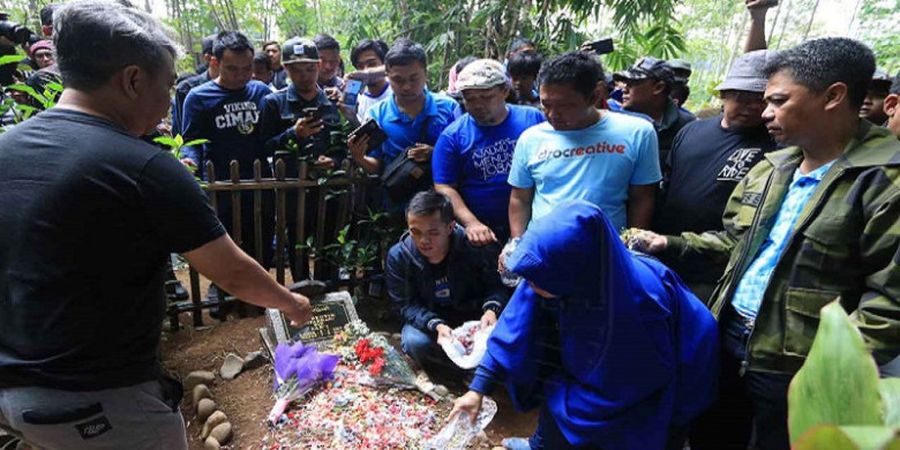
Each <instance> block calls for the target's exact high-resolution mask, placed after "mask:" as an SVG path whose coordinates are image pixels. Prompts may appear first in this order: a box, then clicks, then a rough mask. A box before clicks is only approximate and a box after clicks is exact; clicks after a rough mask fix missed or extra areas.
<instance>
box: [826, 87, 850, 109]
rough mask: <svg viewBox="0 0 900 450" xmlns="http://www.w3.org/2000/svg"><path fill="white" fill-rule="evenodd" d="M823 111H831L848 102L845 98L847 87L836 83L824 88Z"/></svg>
mask: <svg viewBox="0 0 900 450" xmlns="http://www.w3.org/2000/svg"><path fill="white" fill-rule="evenodd" d="M824 95H825V110H826V111H833V110H834V109H835V108H838V107H839V106H840V105H841V103H844V102H846V101H848V100H849V99H848V98H847V95H848V92H847V85H846V84H845V83H842V82H837V83H834V84H832V85H831V86H828V87H827V88H825V92H824Z"/></svg>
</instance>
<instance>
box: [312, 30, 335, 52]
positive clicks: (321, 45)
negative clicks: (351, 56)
mask: <svg viewBox="0 0 900 450" xmlns="http://www.w3.org/2000/svg"><path fill="white" fill-rule="evenodd" d="M313 42H314V43H315V44H316V48H317V49H319V51H322V50H337V51H341V44H340V43H339V42H338V41H337V39H335V38H333V37H331V35H330V34H325V33H319V34H317V35H316V36H315V37H314V38H313Z"/></svg>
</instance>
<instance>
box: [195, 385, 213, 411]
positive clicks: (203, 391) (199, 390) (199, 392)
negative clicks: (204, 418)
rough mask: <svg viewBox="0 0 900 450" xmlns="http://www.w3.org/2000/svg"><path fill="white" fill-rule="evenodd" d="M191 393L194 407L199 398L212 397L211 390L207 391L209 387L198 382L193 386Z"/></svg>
mask: <svg viewBox="0 0 900 450" xmlns="http://www.w3.org/2000/svg"><path fill="white" fill-rule="evenodd" d="M192 394H193V398H194V408H196V407H197V404H199V403H200V400H202V399H204V398H209V399H211V398H212V392H210V391H209V388H208V387H207V386H206V385H205V384H198V385H196V386H194V390H193V392H192Z"/></svg>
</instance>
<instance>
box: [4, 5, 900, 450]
mask: <svg viewBox="0 0 900 450" xmlns="http://www.w3.org/2000/svg"><path fill="white" fill-rule="evenodd" d="M746 3H747V5H748V8H749V9H750V17H751V28H750V33H749V37H748V41H747V45H746V48H745V50H746V52H745V53H744V54H743V55H740V56H739V57H737V58H735V60H734V62H733V64H732V66H731V68H730V69H729V71H728V73H727V75H726V77H725V79H724V80H722V82H721V83H720V84H719V85H718V86H717V87H716V90H717V91H718V93H719V98H720V100H721V108H719V109H716V110H712V111H698V112H697V114H696V115H695V114H694V113H692V112H691V111H688V110H687V109H686V107H687V105H689V102H688V99H689V96H690V90H689V89H688V83H689V78H690V75H691V70H692V67H691V64H690V63H689V62H687V61H683V60H668V61H667V60H662V59H659V58H654V57H651V56H647V57H643V58H640V59H639V60H638V61H636V62H635V63H634V64H633V65H632V66H631V67H629V68H628V69H626V70H623V71H620V72H616V73H608V72H607V71H605V70H604V67H603V65H602V64H601V61H600V58H599V56H598V50H597V46H593V45H590V44H588V45H585V46H583V47H582V48H580V49H577V50H574V51H571V52H566V53H563V54H559V55H541V54H540V52H539V51H538V46H537V45H536V44H535V43H534V42H532V41H530V40H528V39H525V38H517V39H515V40H514V41H513V42H511V43H510V44H509V47H508V51H507V53H506V54H505V55H503V60H502V61H501V60H497V59H490V58H483V57H478V56H472V57H467V58H463V59H461V60H460V61H458V62H457V63H456V64H454V66H453V67H452V68H451V70H450V72H449V74H448V80H447V81H448V82H447V89H446V90H444V91H442V92H438V91H436V90H433V89H432V88H431V87H429V80H428V67H429V63H428V54H427V52H426V50H425V48H424V47H423V46H422V45H421V44H419V43H416V42H414V41H411V40H409V39H405V38H400V39H398V40H396V41H395V42H393V43H391V44H388V43H387V42H385V41H383V40H381V39H378V37H376V36H372V37H371V38H368V39H363V40H361V41H359V42H357V43H355V45H354V47H353V48H352V49H351V50H350V52H349V63H350V67H345V66H344V60H343V58H342V56H341V45H340V43H339V42H338V41H337V40H336V39H334V38H333V37H331V36H329V35H328V34H324V33H323V34H318V35H316V36H313V37H311V38H310V37H303V36H294V37H290V38H288V39H286V40H284V41H283V42H280V41H269V42H264V43H262V44H261V45H259V46H255V45H254V43H253V42H251V40H250V39H248V37H247V36H245V35H243V34H242V33H240V32H237V31H222V32H219V33H217V34H214V35H210V36H207V37H205V38H203V39H202V48H201V52H200V59H201V61H202V62H203V66H202V67H201V68H200V69H199V70H198V71H197V73H193V74H185V75H182V76H178V75H177V74H176V73H175V70H174V67H175V64H174V63H175V61H176V60H177V58H178V56H179V50H178V46H177V45H176V44H175V43H174V42H173V41H172V40H171V38H170V37H168V35H167V34H166V32H165V29H164V28H163V27H162V26H161V25H160V24H159V23H158V22H157V21H156V20H155V19H153V18H151V17H150V16H148V15H146V14H144V13H143V12H141V11H139V10H137V9H134V8H130V7H128V6H127V5H121V4H118V3H111V2H103V1H97V0H87V1H79V2H74V3H68V4H64V5H51V6H48V7H47V8H45V10H44V11H42V12H41V21H42V24H43V25H45V26H44V27H43V29H42V33H43V35H44V36H43V38H42V39H32V40H31V42H29V43H28V45H27V48H28V55H29V58H30V63H31V64H33V68H34V69H35V71H34V73H32V74H28V78H27V79H28V80H29V84H32V83H33V84H34V85H35V86H46V84H47V83H49V82H52V81H54V80H55V81H57V82H60V83H62V85H63V86H64V87H65V89H64V91H63V92H62V95H61V96H60V98H59V101H58V103H57V105H56V106H55V107H53V108H50V109H48V110H46V111H42V112H40V113H39V114H37V115H36V116H35V117H33V118H31V119H29V120H27V121H24V122H22V123H21V124H18V125H16V126H14V127H11V128H10V129H9V131H7V132H6V133H4V134H2V135H0V180H4V181H3V182H2V183H3V185H4V188H3V189H2V190H0V205H4V207H0V224H2V227H3V228H2V229H3V233H0V266H2V268H3V270H2V271H0V286H2V289H0V328H2V329H3V330H4V332H3V333H2V334H0V428H2V429H4V430H6V431H7V432H10V433H12V434H13V435H15V436H18V437H20V438H22V439H23V440H24V441H25V442H28V443H30V444H32V445H36V446H38V447H41V448H94V447H96V446H107V447H109V446H118V447H122V448H125V447H127V448H156V447H159V445H160V443H162V446H163V447H164V448H186V445H187V444H186V438H185V432H184V424H183V421H182V418H181V415H180V413H179V412H178V402H179V401H180V398H181V392H180V385H179V383H178V382H177V381H176V380H173V379H172V378H170V377H169V376H168V375H166V374H164V373H163V372H162V370H161V369H160V367H159V363H158V361H157V357H156V344H157V342H158V340H159V336H160V332H161V325H160V324H161V322H162V320H163V312H164V306H165V295H164V293H165V290H164V286H165V287H166V288H167V290H168V291H169V292H168V294H169V296H178V295H186V293H185V292H184V290H183V288H181V287H180V286H179V285H178V283H177V282H172V280H171V278H172V276H171V275H170V272H171V269H170V268H167V263H168V262H170V254H171V253H180V254H182V255H183V256H184V257H185V258H186V259H187V260H188V261H189V262H190V263H191V265H192V266H193V267H194V268H196V269H197V270H198V271H199V272H200V273H202V274H203V275H205V276H206V277H207V278H208V279H210V280H211V281H212V283H213V286H211V288H210V292H211V294H210V295H211V296H218V295H219V291H224V292H228V293H230V294H232V295H235V296H237V297H238V298H240V299H241V300H243V301H246V302H248V303H251V304H254V305H259V306H262V307H270V308H278V309H280V310H282V311H284V312H285V314H286V315H287V317H289V318H290V319H291V320H293V321H295V322H296V323H297V324H298V325H299V324H302V323H304V322H306V321H307V320H308V319H309V315H310V308H309V301H308V300H307V299H306V298H304V297H302V296H300V295H297V294H292V293H290V292H288V291H287V290H286V289H285V288H284V287H282V286H280V285H278V284H277V283H275V282H274V280H273V279H272V278H271V277H270V276H269V275H268V273H267V270H266V269H267V268H268V267H269V266H270V265H271V264H272V259H273V254H274V253H275V252H279V251H284V250H285V249H276V248H274V247H273V246H272V245H271V243H272V241H273V235H274V233H275V231H276V230H275V221H274V208H273V199H272V197H271V196H270V195H268V193H267V194H265V195H263V205H262V209H263V210H265V211H271V212H272V213H271V214H263V217H264V222H265V223H264V224H263V226H262V228H263V230H264V231H263V233H262V236H261V237H260V236H258V235H256V233H254V232H253V230H254V228H255V223H254V216H253V214H252V208H243V209H242V213H241V219H242V222H243V223H242V225H241V227H240V229H241V236H234V232H235V230H234V229H233V228H232V226H233V225H234V221H233V220H232V208H233V205H232V204H231V202H230V198H226V197H219V199H218V201H217V202H216V208H215V209H213V208H212V207H211V206H210V201H209V199H208V198H207V196H206V194H205V193H204V192H203V191H202V190H201V189H200V187H199V185H198V183H197V182H196V180H195V178H194V177H198V178H199V179H201V180H204V181H210V182H212V181H221V180H227V179H229V178H230V174H229V171H228V170H226V168H227V167H229V164H230V163H231V162H232V161H238V163H239V167H240V177H241V178H242V179H252V178H253V177H254V172H253V168H254V162H255V161H259V162H261V167H262V175H263V176H264V177H269V176H271V175H272V168H273V163H274V161H275V160H278V159H281V160H283V161H284V163H285V166H286V169H287V172H288V173H287V176H289V177H297V176H299V174H300V170H301V169H300V168H301V164H300V162H301V161H302V162H306V163H308V164H309V167H310V168H311V170H316V171H324V172H327V171H329V170H333V169H336V168H339V167H347V166H349V167H351V168H353V170H358V171H360V172H361V173H365V174H368V175H370V176H372V177H375V176H377V177H379V179H380V180H381V183H380V187H379V188H378V189H377V190H376V192H375V194H374V196H373V202H374V203H373V204H377V205H379V206H380V208H381V209H383V210H384V211H386V212H387V213H388V214H389V215H390V216H391V217H392V219H393V220H395V221H396V222H397V223H400V224H402V226H403V228H404V229H405V230H406V232H405V233H404V234H403V236H402V237H401V238H400V239H399V241H398V242H397V243H396V244H395V245H394V246H393V247H392V248H391V249H390V251H389V252H388V254H387V258H386V260H385V261H384V262H383V269H384V273H385V279H386V285H387V293H388V297H389V298H390V300H391V302H392V304H393V305H394V306H395V309H396V311H397V320H398V321H399V322H400V325H401V327H402V333H401V345H402V348H403V350H404V351H405V352H406V353H407V354H409V355H410V357H411V358H412V359H413V360H414V361H415V363H416V364H417V365H418V366H420V367H421V368H423V369H425V370H426V371H428V372H429V373H430V374H432V375H437V376H442V377H449V378H451V379H455V380H458V382H460V383H465V384H466V385H467V387H468V392H467V393H465V394H464V395H462V396H461V397H459V398H458V399H457V400H456V403H455V406H454V410H453V412H452V413H451V414H452V415H456V414H461V413H466V414H468V415H469V416H470V417H472V418H474V417H475V416H477V413H478V411H479V409H480V407H481V402H482V398H483V396H485V395H489V394H491V393H492V392H493V391H494V390H495V389H496V387H497V386H499V385H505V386H506V387H507V388H508V392H509V395H510V397H511V399H512V402H513V404H514V405H515V407H516V408H517V409H519V410H522V411H525V410H530V409H535V408H537V409H539V410H540V418H539V422H538V427H537V429H536V430H535V432H534V434H533V435H532V436H531V437H530V438H509V439H506V440H504V443H503V445H504V446H505V447H506V448H509V449H513V450H518V449H568V448H571V449H672V450H680V449H682V448H683V447H684V446H685V444H686V443H688V442H689V445H690V448H691V449H700V450H702V449H731V448H734V449H746V448H756V449H760V450H770V449H771V450H775V449H788V448H789V447H790V444H789V438H788V431H787V414H788V411H787V389H788V385H789V383H790V381H791V379H792V377H793V375H794V374H795V373H796V372H797V371H798V370H799V369H800V367H801V366H802V365H803V363H804V361H805V357H806V355H807V354H808V353H809V351H810V347H811V344H812V341H813V339H814V338H815V334H816V329H817V326H818V315H819V310H820V309H821V308H822V307H823V306H825V305H826V304H828V303H830V302H833V301H836V300H837V301H840V304H841V305H842V306H843V307H844V308H845V309H846V311H847V312H848V313H849V314H850V315H851V318H852V320H853V321H854V323H855V324H856V325H857V327H858V329H859V331H860V332H861V334H862V336H863V337H864V339H865V342H866V344H867V345H868V347H869V349H870V350H871V352H872V355H873V357H874V359H875V361H876V362H877V364H878V366H879V370H880V372H881V374H882V376H885V377H892V376H900V267H898V265H897V262H896V261H900V220H898V219H900V74H897V75H896V76H894V77H891V76H890V75H888V74H887V73H885V72H884V71H881V70H878V69H877V68H876V62H875V61H876V59H875V55H874V54H873V52H872V51H871V50H870V49H869V48H868V47H867V46H866V45H865V44H863V43H861V42H858V41H855V40H852V39H848V38H838V37H829V38H819V39H813V40H809V41H806V42H803V43H801V44H799V45H797V46H796V47H793V48H789V49H785V50H781V51H770V50H767V49H766V48H765V47H766V42H765V30H764V23H765V14H766V11H767V9H768V8H769V7H770V5H769V2H764V1H760V0H748V1H747V2H746ZM23 45H24V44H23ZM432 81H433V80H432ZM41 83H43V84H41ZM19 100H20V101H28V99H19ZM698 116H699V117H703V118H701V119H698V118H697V117H698ZM347 130H354V131H352V132H350V133H349V134H348V133H346V131H347ZM160 133H170V134H171V135H181V136H182V137H183V139H184V141H185V142H190V141H193V143H192V145H190V146H187V147H185V148H184V149H183V152H182V156H183V159H182V160H181V161H177V160H175V159H174V158H171V157H170V156H169V155H168V153H167V152H163V151H161V150H160V149H159V148H158V147H155V146H153V145H152V144H151V143H149V142H152V140H151V138H152V137H153V136H157V135H159V134H160ZM35 155H39V157H38V158H39V159H40V161H41V163H40V164H35ZM209 163H211V165H212V167H214V168H216V170H215V171H214V173H213V172H210V171H208V170H207V167H208V164H209ZM185 168H187V169H188V170H185ZM244 195H248V196H250V197H248V198H247V199H246V204H250V203H251V202H252V194H250V193H245V194H244ZM293 195H296V194H293ZM319 201H328V200H326V199H324V198H320V199H316V198H312V199H310V200H309V201H308V202H307V203H306V207H307V208H308V211H309V212H310V214H308V215H307V217H315V214H317V212H318V211H322V210H325V211H330V209H329V208H321V207H320V206H321V205H318V202H319ZM287 204H288V205H289V206H288V211H287V221H286V222H285V226H286V227H287V229H289V230H294V229H295V228H296V227H298V225H299V226H304V227H307V228H308V230H310V231H311V228H309V227H310V226H311V224H312V223H313V222H312V220H308V223H305V224H297V223H296V217H297V214H296V213H297V211H296V208H297V201H296V197H292V199H289V201H288V202H287ZM332 209H333V208H332ZM332 214H333V213H332ZM292 220H293V221H292ZM326 223H327V224H328V226H329V227H333V224H334V223H336V221H335V220H334V218H333V217H330V218H327V219H326ZM336 232H337V230H333V229H331V230H328V233H336ZM623 233H624V234H625V235H627V236H628V238H627V239H626V240H627V241H628V242H627V244H628V246H627V247H626V245H625V243H623V239H622V238H621V235H622V234H623ZM309 234H311V233H309V232H308V233H307V235H309ZM288 235H289V236H291V237H292V238H295V236H293V235H294V233H288ZM232 238H238V239H234V240H233V239H232ZM259 239H262V242H257V240H259ZM235 240H237V241H238V242H240V243H241V245H240V246H238V245H236V244H235ZM296 244H297V242H295V241H294V240H293V239H291V240H290V242H288V243H287V245H288V246H289V247H288V248H293V247H294V245H296ZM254 248H263V254H262V255H257V254H256V253H255V252H254V251H253V249H254ZM248 254H253V255H254V256H256V258H257V260H254V258H252V257H250V256H248ZM288 254H289V255H291V260H290V264H291V269H292V272H293V273H292V274H293V276H294V279H295V280H299V279H302V278H306V277H308V276H309V267H308V265H307V264H300V263H299V262H298V261H294V260H293V257H294V252H289V253H288ZM515 278H518V279H519V281H518V283H517V284H516V283H515ZM166 279H169V280H170V282H169V283H168V284H165V280H166ZM511 280H512V281H513V282H510V281H511ZM179 289H180V290H179ZM217 313H219V314H224V313H226V312H225V311H217ZM473 320H474V321H480V322H481V324H482V325H483V326H485V327H494V331H493V333H492V334H491V336H490V338H489V339H488V343H487V353H486V355H485V357H484V359H483V360H482V362H481V364H480V365H479V366H478V368H477V369H475V370H474V371H464V370H461V369H458V368H456V367H455V366H454V364H453V363H452V362H451V361H450V360H449V359H448V358H447V356H446V354H445V353H444V352H443V350H442V349H441V346H440V344H441V342H443V340H446V339H451V332H452V330H453V329H454V328H456V327H458V326H460V325H461V324H463V323H465V322H468V321H473ZM35 330H39V332H38V333H36V332H35ZM135 398H137V400H134V399H135Z"/></svg>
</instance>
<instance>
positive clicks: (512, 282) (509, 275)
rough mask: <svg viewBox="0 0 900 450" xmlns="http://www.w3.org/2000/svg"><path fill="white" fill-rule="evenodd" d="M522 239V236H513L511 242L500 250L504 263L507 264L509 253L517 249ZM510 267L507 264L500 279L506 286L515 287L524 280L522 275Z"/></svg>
mask: <svg viewBox="0 0 900 450" xmlns="http://www.w3.org/2000/svg"><path fill="white" fill-rule="evenodd" d="M521 240H522V238H520V237H517V238H512V239H510V240H509V242H507V243H506V245H504V246H503V250H501V251H500V258H501V259H503V264H504V265H506V264H507V260H508V259H509V255H511V254H512V253H513V252H514V251H516V247H517V246H518V245H519V241H521ZM508 267H509V266H507V268H506V269H504V270H503V271H502V272H500V281H502V282H503V284H504V285H505V286H506V287H511V288H514V287H516V286H518V285H519V283H520V282H521V281H522V277H520V276H519V275H517V274H516V273H513V272H510V271H509V268H508Z"/></svg>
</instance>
